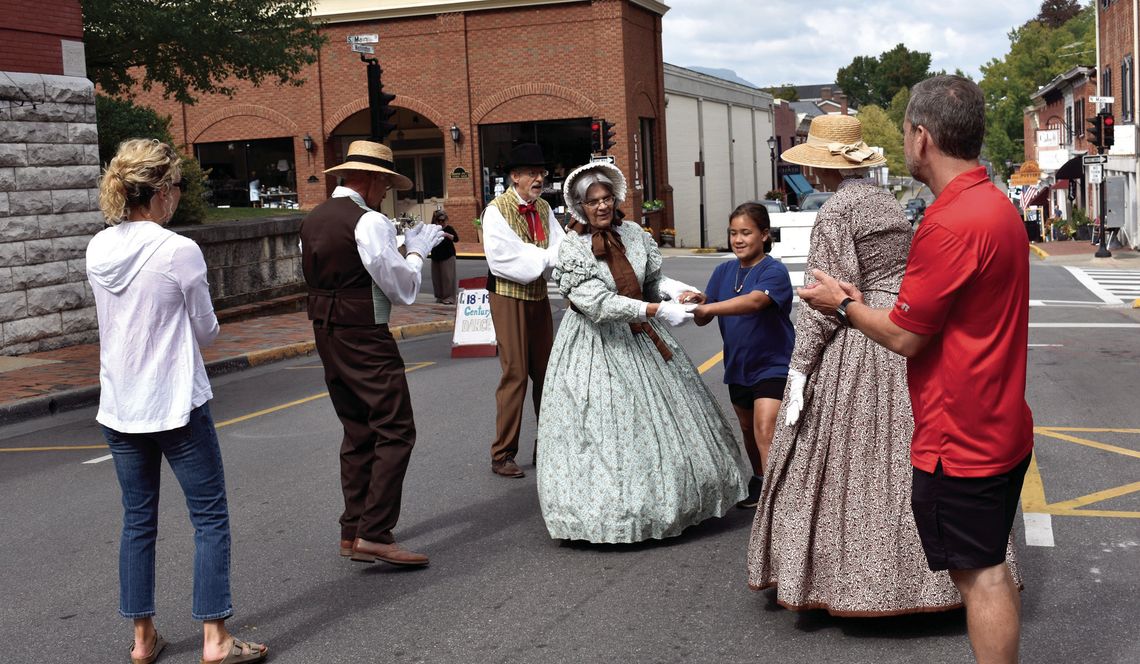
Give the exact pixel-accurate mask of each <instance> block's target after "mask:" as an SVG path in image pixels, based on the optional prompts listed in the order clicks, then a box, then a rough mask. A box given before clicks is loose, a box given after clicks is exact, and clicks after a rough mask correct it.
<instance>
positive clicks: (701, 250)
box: [692, 247, 718, 254]
mask: <svg viewBox="0 0 1140 664" xmlns="http://www.w3.org/2000/svg"><path fill="white" fill-rule="evenodd" d="M692 253H694V254H715V253H718V252H717V250H716V247H697V248H696V249H693V251H692Z"/></svg>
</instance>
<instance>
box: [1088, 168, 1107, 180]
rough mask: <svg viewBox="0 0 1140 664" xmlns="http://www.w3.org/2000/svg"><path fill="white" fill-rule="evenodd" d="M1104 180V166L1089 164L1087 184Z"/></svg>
mask: <svg viewBox="0 0 1140 664" xmlns="http://www.w3.org/2000/svg"><path fill="white" fill-rule="evenodd" d="M1101 182H1104V166H1102V165H1101V164H1090V165H1089V184H1100V183H1101Z"/></svg>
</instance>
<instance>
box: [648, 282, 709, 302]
mask: <svg viewBox="0 0 1140 664" xmlns="http://www.w3.org/2000/svg"><path fill="white" fill-rule="evenodd" d="M657 288H658V289H659V290H660V291H661V295H662V296H663V297H668V298H669V299H670V300H673V301H674V302H676V301H677V298H678V297H680V296H681V293H684V292H685V291H693V292H694V293H700V292H701V289H699V288H693V287H692V286H690V285H688V284H686V283H682V282H680V281H677V280H676V279H670V278H669V277H661V281H659V282H657Z"/></svg>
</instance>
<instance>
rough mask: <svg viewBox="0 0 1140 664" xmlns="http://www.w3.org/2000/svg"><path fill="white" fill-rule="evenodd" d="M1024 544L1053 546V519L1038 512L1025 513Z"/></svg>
mask: <svg viewBox="0 0 1140 664" xmlns="http://www.w3.org/2000/svg"><path fill="white" fill-rule="evenodd" d="M1024 516H1025V543H1026V544H1028V545H1029V546H1053V517H1052V516H1050V515H1048V514H1041V513H1039V512H1026V513H1025V514H1024Z"/></svg>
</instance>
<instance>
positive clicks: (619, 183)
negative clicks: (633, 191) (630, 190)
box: [562, 162, 626, 224]
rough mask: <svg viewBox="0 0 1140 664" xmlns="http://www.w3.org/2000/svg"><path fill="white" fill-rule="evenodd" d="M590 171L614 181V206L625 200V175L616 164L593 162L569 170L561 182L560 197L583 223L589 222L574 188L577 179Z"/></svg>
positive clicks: (573, 214) (573, 215)
mask: <svg viewBox="0 0 1140 664" xmlns="http://www.w3.org/2000/svg"><path fill="white" fill-rule="evenodd" d="M592 171H597V172H599V173H601V174H602V175H605V176H606V177H607V178H609V179H610V181H611V182H613V183H614V198H615V199H616V201H615V203H614V205H615V207H616V206H617V205H618V204H620V203H621V202H622V201H624V200H625V194H626V185H625V176H624V175H622V173H621V169H619V168H618V167H617V166H614V165H613V164H607V163H605V162H593V163H589V164H585V165H582V166H579V167H578V168H575V169H574V170H572V171H570V174H569V175H567V176H566V180H565V181H563V183H562V198H564V199H565V200H566V207H567V208H568V209H569V210H570V215H571V216H572V217H574V218H575V219H577V220H578V221H580V222H582V223H583V224H586V223H589V222H588V221H587V220H586V216H585V214H584V213H583V212H582V201H580V200H578V196H577V195H576V194H575V192H574V189H575V185H576V184H577V182H578V180H579V179H580V178H581V177H582V176H583V175H586V174H587V173H590V172H592Z"/></svg>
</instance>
